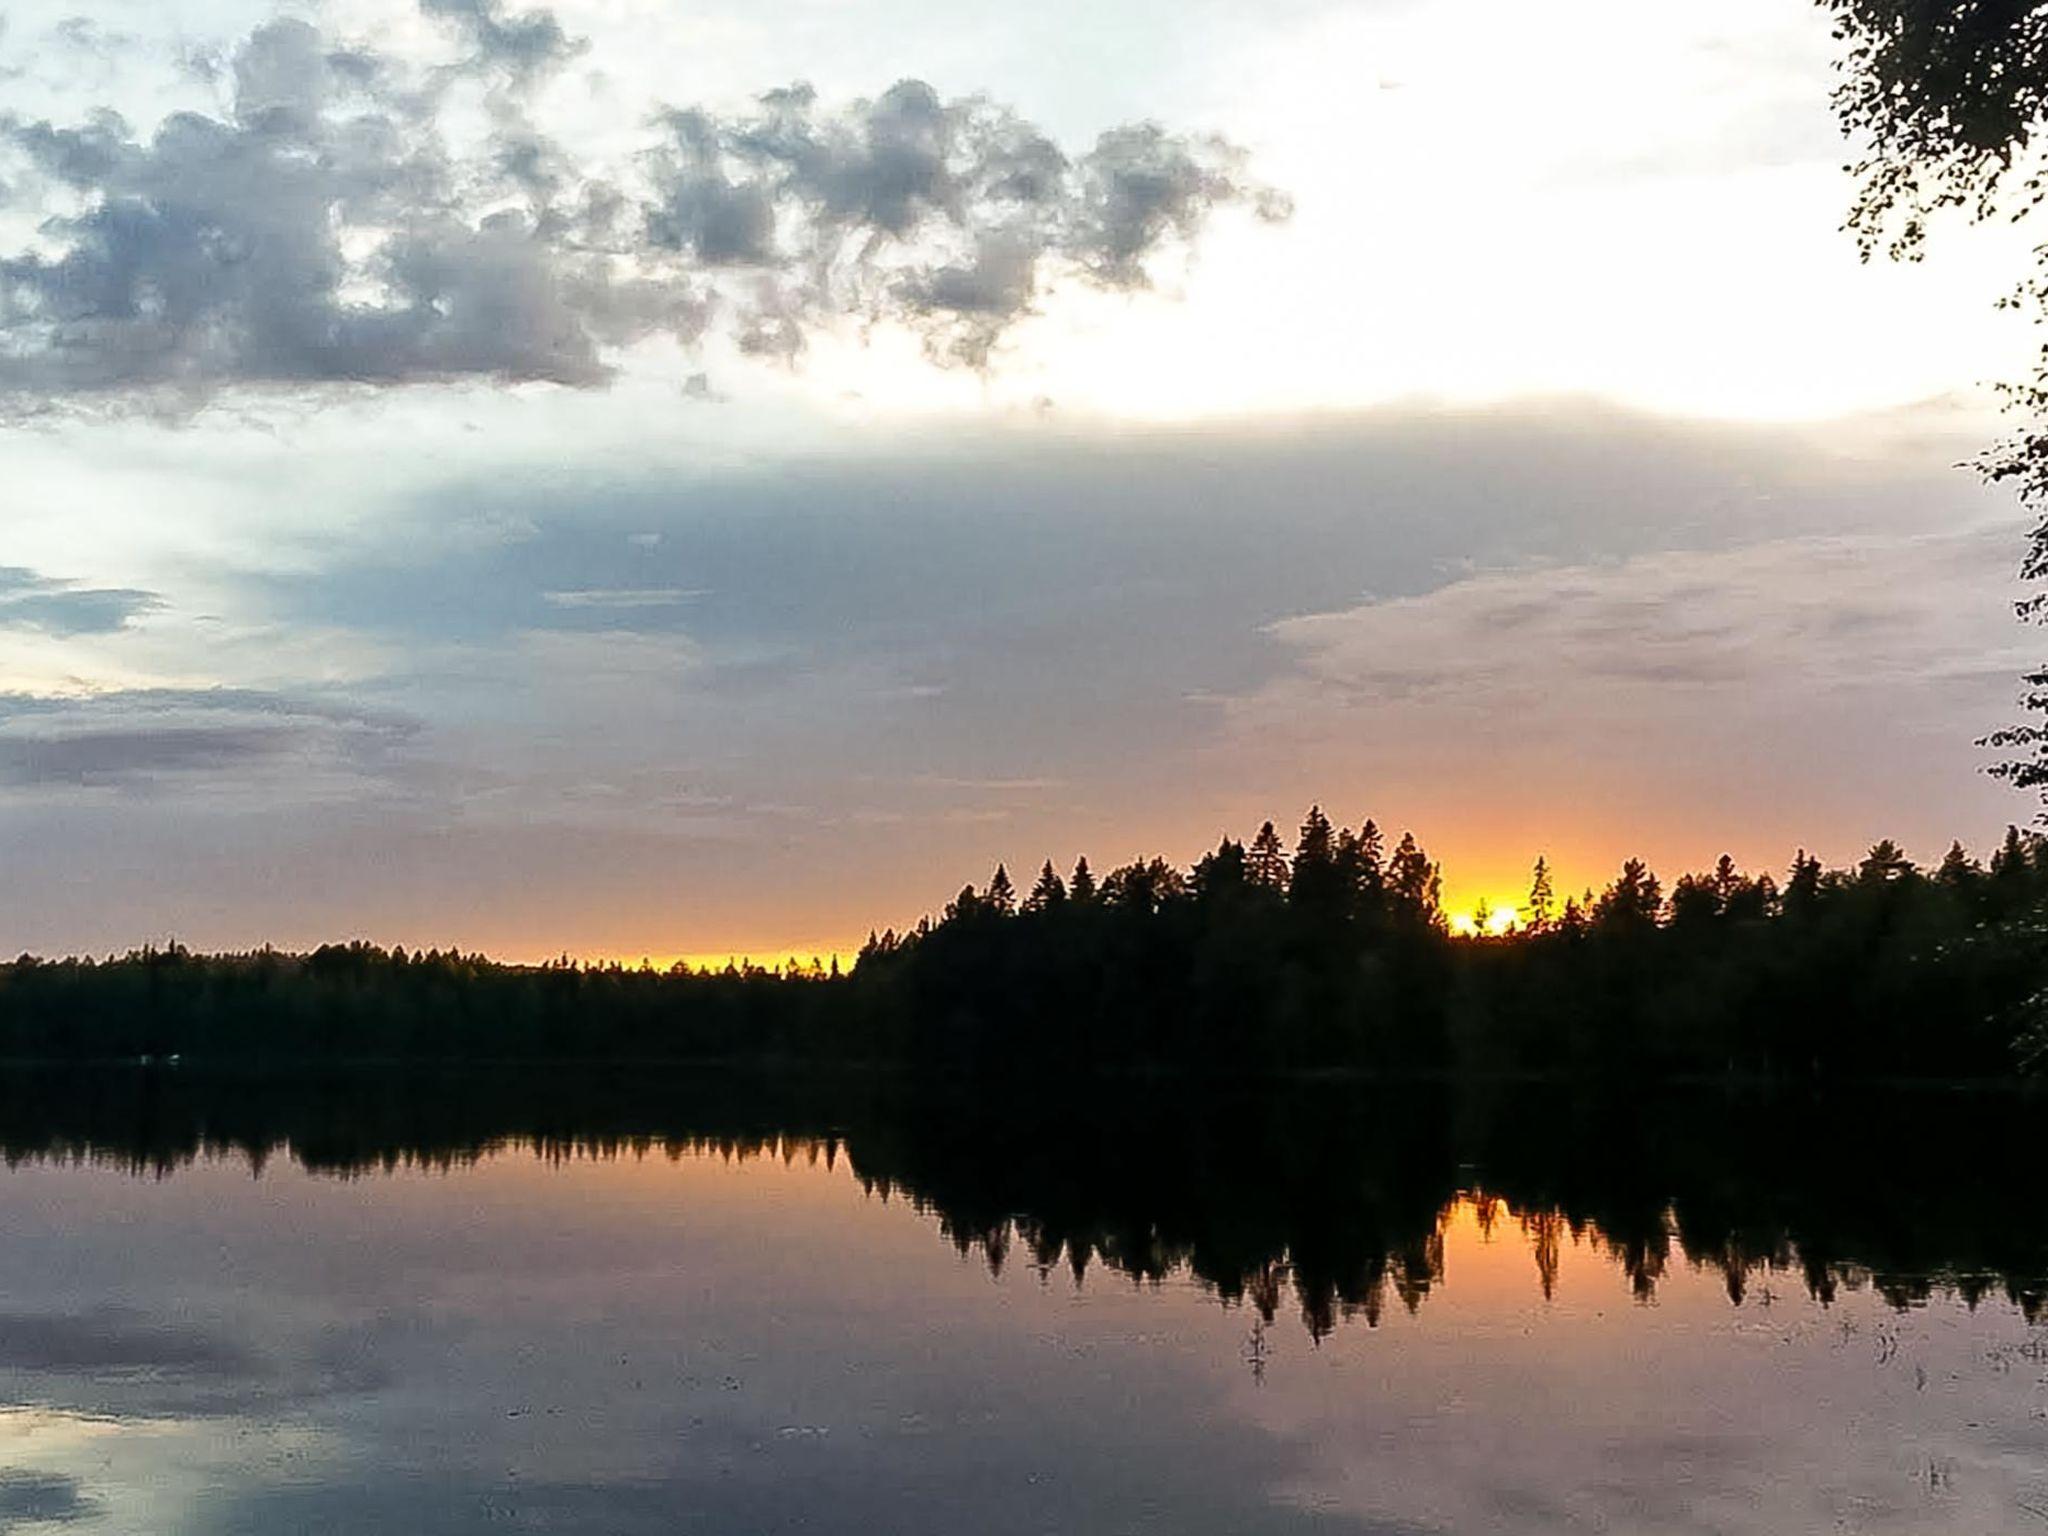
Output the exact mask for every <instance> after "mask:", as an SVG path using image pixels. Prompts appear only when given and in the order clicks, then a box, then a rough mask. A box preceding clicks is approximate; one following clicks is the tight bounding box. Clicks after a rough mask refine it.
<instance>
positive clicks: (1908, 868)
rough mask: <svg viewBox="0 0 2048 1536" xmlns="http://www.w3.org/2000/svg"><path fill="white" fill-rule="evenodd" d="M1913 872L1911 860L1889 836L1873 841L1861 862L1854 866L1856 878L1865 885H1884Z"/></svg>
mask: <svg viewBox="0 0 2048 1536" xmlns="http://www.w3.org/2000/svg"><path fill="white" fill-rule="evenodd" d="M1912 873H1913V861H1912V860H1911V859H1909V858H1907V857H1906V853H1905V850H1904V849H1902V848H1901V847H1900V846H1899V845H1898V844H1897V843H1895V842H1893V841H1892V840H1891V839H1890V838H1888V837H1887V838H1885V839H1883V840H1882V841H1881V842H1877V843H1873V844H1872V845H1871V849H1870V852H1868V853H1867V854H1865V855H1864V856H1863V862H1862V863H1861V864H1859V865H1857V866H1856V878H1857V879H1858V880H1861V881H1862V882H1863V883H1864V884H1865V885H1886V884H1889V883H1890V882H1891V881H1893V880H1903V879H1905V878H1906V876H1908V875H1910V874H1912Z"/></svg>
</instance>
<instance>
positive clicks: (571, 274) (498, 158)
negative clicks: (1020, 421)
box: [0, 0, 1286, 414]
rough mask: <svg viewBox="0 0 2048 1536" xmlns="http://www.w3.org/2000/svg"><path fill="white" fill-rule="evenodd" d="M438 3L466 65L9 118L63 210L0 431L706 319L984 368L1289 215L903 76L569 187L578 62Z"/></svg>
mask: <svg viewBox="0 0 2048 1536" xmlns="http://www.w3.org/2000/svg"><path fill="white" fill-rule="evenodd" d="M422 4H423V6H424V8H425V10H426V11H427V13H428V14H429V15H431V16H434V17H436V18H438V19H440V20H442V21H444V22H446V23H448V24H449V25H450V26H451V27H453V28H454V29H455V30H456V31H457V32H458V33H459V34H460V35H461V37H462V38H463V40H464V41H465V42H466V43H467V44H468V46H469V49H470V52H469V54H468V56H467V57H466V58H465V59H464V60H463V61H462V62H461V63H460V64H458V65H455V66H446V67H443V68H441V69H439V70H431V69H424V68H421V67H417V66H413V65H410V64H408V63H407V62H406V61H405V60H402V59H400V58H398V57H396V56H394V55H391V54H387V53H383V52H380V51H378V50H377V49H375V48H372V47H368V46H363V45H342V44H338V43H337V42H336V41H334V40H333V39H330V38H329V37H328V36H326V35H325V34H323V33H322V32H321V31H319V30H318V29H317V28H315V27H314V26H313V25H311V24H309V23H307V22H305V21H301V20H296V19H285V20H278V21H273V22H270V23H268V24H266V25H264V26H262V27H259V28H258V29H256V30H255V31H254V32H253V33H251V34H250V35H249V36H248V38H247V39H246V40H245V41H244V42H243V43H242V45H241V46H240V48H239V50H238V51H237V52H236V54H235V56H234V58H233V62H232V70H231V72H230V73H231V79H232V104H231V105H230V107H229V108H228V109H227V110H226V111H225V112H224V113H223V114H222V115H219V116H213V115H208V114H206V113H201V112H193V111H184V112H177V113H173V114H171V115H170V116H168V117H166V118H164V119H163V120H162V122H160V123H159V124H158V125H157V126H156V127H155V128H154V130H153V131H150V132H147V133H144V132H140V131H138V130H137V129H135V128H133V127H132V126H131V125H130V124H129V123H127V122H126V121H125V120H124V119H123V118H121V117H120V116H119V115H118V114H116V113H114V112H112V111H109V110H101V111H97V112H92V113H88V114H86V115H85V116H84V118H83V119H82V120H81V121H79V122H75V123H71V124H62V125H60V124H56V123H52V122H50V121H46V120H35V121H27V120H22V119H20V118H18V117H12V116H0V147H4V149H5V150H6V151H8V152H9V157H10V158H11V160H12V161H13V162H15V165H14V166H13V167H9V168H8V169H9V170H10V171H12V170H14V169H16V168H18V171H19V177H20V179H21V180H22V182H23V183H24V184H25V185H27V186H29V187H31V188H33V189H34V191H35V195H36V196H37V197H38V198H40V199H42V200H43V201H44V202H46V203H49V204H50V205H51V206H56V207H59V208H61V209H63V210H64V211H60V212H57V213H55V214H53V215H52V216H51V217H49V218H48V219H47V220H46V221H45V223H44V224H43V226H42V227H41V229H40V231H39V232H38V235H37V238H36V239H35V240H34V241H33V242H32V243H30V244H29V245H27V246H25V247H23V248H21V249H18V250H15V251H13V252H11V253H6V254H0V405H4V406H5V407H6V408H7V409H9V410H11V411H12V412H14V413H17V414H19V413H23V412H31V411H35V410H39V409H50V408H54V407H60V406H69V407H77V406H80V405H84V404H88V403H99V404H101V405H114V406H125V405H133V404H135V403H138V402H139V401H147V402H150V403H152V404H154V405H155V406H156V407H157V408H159V409H184V408H190V407H192V406H196V405H198V404H200V403H203V402H205V401H207V400H210V399H212V398H214V397H215V396H217V395H219V394H221V393H222V392H224V391H230V390H237V389H249V388H254V389H273V390H280V389H281V390H295V389H297V390H303V389H309V388H318V387H327V386H335V385H357V386H391V385H400V384H409V383H420V382H432V381H449V380H460V379H484V378H488V379H497V380H502V381H535V380H538V381H547V382H552V383H556V384H562V385H569V386H578V387H584V386H591V385H597V384H601V383H603V382H604V381H605V380H606V379H607V378H609V377H610V376H611V374H612V372H613V370H614V367H615V366H616V355H617V353H618V350H619V349H620V348H622V347H625V346H627V345H630V344H632V343H635V342H639V341H644V340H646V339H648V338H650V337H655V336H668V337H671V338H674V339H676V340H679V341H681V342H684V343H686V344H687V343H693V342H695V341H696V340H697V339H698V338H699V337H700V336H701V335H702V334H703V333H704V331H705V330H706V328H707V327H708V326H710V325H711V324H713V323H714V321H715V320H716V321H719V322H721V323H723V324H725V325H726V326H728V327H729V328H730V330H731V332H732V334H733V335H734V337H735V338H736V339H737V341H738V342H739V344H740V345H741V347H742V348H743V349H745V350H748V351H751V352H756V353H766V354H773V355H779V356H783V357H794V356H795V355H797V354H798V353H799V352H801V351H802V349H803V347H804V344H805V338H806V337H807V335H808V334H809V332H810V331H811V330H813V329H814V328H816V327H818V326H821V325H829V324H833V323H835V322H837V321H838V320H840V319H842V318H844V317H854V318H858V319H860V320H863V321H866V322H873V321H877V320H886V321H892V322H897V323H901V324H904V325H908V326H910V327H912V328H914V329H916V330H918V331H919V332H921V333H922V334H923V335H924V336H925V338H926V340H927V342H928V343H929V346H930V350H931V351H932V353H933V355H934V356H935V357H937V358H941V359H944V360H950V361H957V362H966V363H970V364H975V365H980V364H983V363H985V362H986V361H987V360H988V357H989V355H990V352H991V349H992V348H993V347H994V346H995V344H996V342H997V341H998V340H999V339H1000V337H1001V336H1002V335H1003V333H1004V332H1005V331H1006V330H1007V329H1008V328H1009V327H1010V326H1011V325H1012V324H1013V323H1015V322H1016V321H1017V320H1018V319H1020V318H1021V317H1023V316H1024V315H1026V314H1028V313H1030V311H1031V309H1032V307H1033V305H1034V303H1035V301H1036V299H1037V298H1038V296H1039V295H1040V294H1041V293H1042V292H1043V291H1044V290H1045V288H1046V287H1047V286H1048V284H1049V283H1051V282H1053V281H1056V280H1057V279H1058V278H1059V277H1061V276H1063V275H1065V276H1070V277H1072V278H1074V279H1075V280H1077V281H1081V282H1084V283H1088V284H1092V285H1095V286H1098V287H1107V288H1123V289H1129V288H1137V287H1142V286H1144V285H1145V283H1146V281H1147V277H1146V263H1147V261H1148V259H1149V258H1150V257H1151V256H1152V255H1153V254H1154V253H1155V252H1157V251H1158V250H1160V249H1161V248H1162V247H1164V246H1165V245H1167V244H1169V243H1171V242H1176V241H1192V240H1193V239H1195V238H1196V237H1197V236H1198V235H1199V233H1200V232H1201V229H1202V227H1203V225H1204V224H1205V223H1206V221H1207V220H1208V218H1209V216H1210V214H1211V213H1212V212H1213V211H1214V210H1216V209H1217V208H1219V207H1223V206H1226V205H1230V204H1244V205H1247V206H1249V207H1251V208H1252V209H1254V210H1255V211H1256V212H1257V213H1258V214H1259V215H1261V216H1263V217H1268V218H1278V217H1283V216H1284V215H1285V212H1286V209H1285V205H1284V201H1283V200H1281V199H1280V198H1278V196H1277V195H1276V194H1273V193H1272V192H1270V191H1268V190H1267V189H1264V188H1261V187H1259V186H1258V185H1257V184H1256V183H1254V182H1253V181H1251V180H1250V179H1249V177H1248V176H1247V175H1246V172H1245V169H1244V164H1243V156H1242V155H1241V154H1240V153H1239V152H1238V151H1237V150H1235V149H1234V148H1232V147H1231V146H1230V145H1228V144H1227V143H1225V142H1224V141H1222V140H1220V139H1216V138H1213V137H1184V136H1179V135H1175V134H1171V133H1168V132H1166V131H1165V130H1163V129H1161V128H1159V127H1157V126H1155V125H1150V124H1146V125H1139V126H1135V127H1125V128H1119V129H1115V130H1112V131H1111V132H1109V133H1106V134H1104V135H1103V136H1102V138H1101V139H1100V140H1099V141H1098V142H1097V144H1096V145H1095V146H1094V148H1092V149H1091V150H1089V151H1088V152H1087V153H1085V154H1083V155H1081V156H1079V157H1078V158H1074V159H1070V158H1069V157H1068V156H1067V155H1066V154H1065V153H1064V152H1063V151H1061V150H1060V149H1059V148H1058V147H1057V146H1056V145H1055V144H1053V143H1052V141H1051V140H1050V139H1049V138H1047V137H1046V135H1045V134H1043V133H1042V132H1041V131H1040V130H1038V129H1037V128H1036V127H1034V126H1033V125H1032V124H1031V123H1029V122H1028V121H1026V120H1025V119H1023V118H1021V117H1019V116H1018V115H1016V114H1015V113H1013V112H1011V111H1010V110H1008V109H1007V108H1003V107H999V106H996V105H995V104H993V103H991V102H989V101H987V100H986V99H984V98H981V97H963V98H955V99H950V100H949V99H944V98H941V97H940V96H939V95H938V93H937V92H935V91H934V90H933V89H932V88H931V87H930V86H928V85H925V84H924V83H922V82H920V81H915V80H904V81H900V82H898V83H897V84H896V85H894V86H892V87H890V88H889V89H888V90H887V91H885V92H883V93H882V94H881V95H880V96H879V97H876V98H874V99H873V100H859V101H855V102H852V103H850V104H848V105H845V106H842V107H829V106H826V105H824V104H822V103H820V101H819V100H818V98H817V96H816V95H815V93H814V92H813V91H811V90H810V88H809V87H807V86H794V87H789V88H786V89H782V90H776V91H771V92H769V93H768V94H767V95H765V96H763V97H761V98H760V100H759V104H758V107H757V109H756V110H755V111H753V112H751V113H746V114H741V115H738V116H719V115H717V114H713V113H710V112H707V111H704V110H702V109H698V108H687V109H677V108H663V109H661V110H659V111H658V112H657V113H655V114H654V117H653V119H652V121H653V122H654V124H655V125H656V126H655V139H654V141H653V142H652V143H650V144H648V145H647V146H645V148H644V149H643V151H642V152H640V153H638V154H636V155H633V156H629V157H628V158H627V159H626V160H625V161H623V162H621V163H618V164H608V163H599V162H597V161H594V160H593V161H588V162H585V161H580V160H579V159H578V158H577V157H576V156H574V155H572V154H570V153H569V152H568V151H567V150H566V149H565V148H564V147H563V146H562V145H561V144H559V143H557V142H556V141H555V140H554V139H553V138H551V137H550V136H549V135H548V133H547V132H545V131H544V130H543V129H542V128H540V127H539V126H537V125H536V124H535V122H534V121H533V119H532V117H531V115H530V113H529V111H528V106H527V99H528V98H529V97H530V96H531V94H532V93H531V91H530V90H529V89H528V88H529V87H530V86H531V85H533V83H534V82H536V81H537V80H539V79H541V78H543V77H544V76H546V75H547V74H548V73H550V72H551V71H556V70H559V69H560V68H561V67H562V65H563V64H564V63H565V62H566V61H568V60H569V59H570V58H572V57H573V56H574V55H575V54H576V53H577V52H578V50H579V47H580V45H579V44H578V43H577V42H575V41H574V40H572V39H570V38H569V37H568V36H567V35H566V34H565V33H564V32H563V31H562V29H561V27H560V25H559V24H558V23H557V22H556V20H555V19H554V17H553V16H552V15H551V14H550V13H548V12H546V11H544V10H541V11H532V12H527V13H522V14H518V15H512V14H508V13H507V12H506V11H505V10H503V8H502V7H501V6H499V5H497V4H495V3H492V0H422ZM464 82H481V84H482V86H483V88H484V95H483V101H482V104H483V108H484V112H485V116H486V118H487V120H488V122H489V129H488V131H487V132H486V133H484V134H483V135H482V136H481V137H480V138H479V136H478V135H476V134H474V133H469V134H467V135H466V136H465V135H464V134H462V133H459V132H456V131H454V128H453V127H452V125H453V124H454V123H457V122H459V121H460V120H461V117H462V114H461V111H460V110H459V108H458V107H455V106H451V105H450V103H451V102H456V101H458V100H461V99H466V98H462V96H461V92H460V90H459V89H458V87H459V86H461V85H462V84H463V83H464ZM9 179H10V180H12V179H15V178H14V176H12V175H10V177H9Z"/></svg>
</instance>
